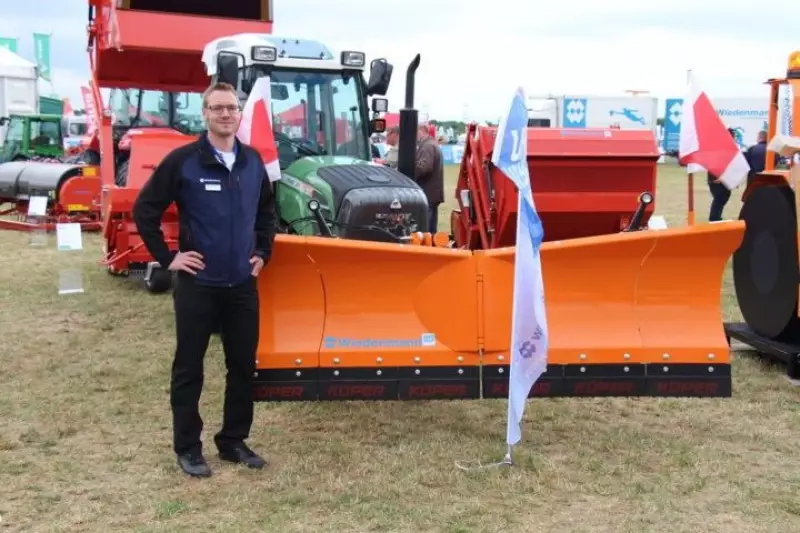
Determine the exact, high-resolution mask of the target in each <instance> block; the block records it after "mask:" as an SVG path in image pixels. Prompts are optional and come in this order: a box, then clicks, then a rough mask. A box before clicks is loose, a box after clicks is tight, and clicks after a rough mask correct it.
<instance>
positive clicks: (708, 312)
mask: <svg viewBox="0 0 800 533" xmlns="http://www.w3.org/2000/svg"><path fill="white" fill-rule="evenodd" d="M226 40H228V39H227V38H226ZM230 40H232V41H233V40H235V39H233V38H231V39H230ZM259 46H261V45H259ZM247 52H249V51H247V50H245V51H242V50H239V51H238V52H237V54H238V55H240V56H244V57H247V56H252V55H253V54H252V53H247ZM219 54H220V55H219V57H218V59H217V60H216V61H215V62H214V63H215V64H216V67H215V68H216V70H215V72H216V74H214V75H215V77H216V78H217V79H224V80H225V81H229V82H231V83H234V84H237V83H238V82H239V80H241V79H242V77H243V76H245V75H246V73H247V70H246V68H247V67H246V68H245V70H244V71H239V70H238V69H237V65H238V64H241V63H240V62H239V61H238V60H237V61H233V60H230V61H228V60H227V59H225V57H229V56H231V54H230V53H226V52H224V51H221V52H219ZM223 54H226V55H225V57H224V56H223ZM418 65H419V56H417V58H416V59H415V61H414V62H412V65H411V66H410V67H409V75H410V76H409V80H407V86H408V87H411V88H412V89H413V71H414V70H415V69H416V67H417V66H418ZM212 72H214V70H212ZM409 92H410V93H411V92H412V91H409ZM412 106H413V100H412V101H411V102H409V100H408V95H407V101H406V106H405V108H404V109H403V111H401V114H402V116H401V120H400V123H401V136H400V137H401V138H400V150H399V152H400V154H399V155H400V160H399V161H398V167H399V168H400V169H401V170H402V171H403V172H405V173H407V175H411V172H413V145H414V140H413V136H414V132H415V130H416V126H417V118H416V116H417V115H416V111H415V110H414V109H413V108H412ZM487 131H490V132H491V133H488V134H487V135H489V137H491V136H492V135H494V132H493V130H487ZM616 133H617V132H616V131H615V134H616ZM490 141H491V139H490V138H487V146H490V145H491V144H492V142H493V141H491V142H490ZM647 149H649V145H648V147H647ZM486 155H487V157H488V156H489V155H488V154H486ZM409 156H410V157H409ZM650 157H651V156H650V155H645V156H642V157H641V158H639V159H634V160H633V163H632V165H633V166H634V167H636V166H637V165H639V166H641V168H643V169H645V170H643V171H642V172H641V173H640V174H639V173H634V175H637V176H639V178H640V179H643V180H644V181H645V182H646V183H647V184H648V185H652V186H653V189H654V185H655V183H654V181H653V182H651V181H649V180H650V179H654V176H652V174H648V171H649V172H652V171H653V170H654V168H653V167H652V165H653V164H654V160H652V161H651V160H650V159H649V158H650ZM567 162H568V160H567V161H564V162H562V164H564V163H567ZM409 166H410V167H411V169H410V170H409ZM376 174H377V173H376ZM630 193H631V195H632V197H633V202H632V203H631V211H633V212H634V214H633V215H632V216H631V220H630V221H628V223H627V227H628V228H634V229H638V228H639V227H640V226H641V225H642V220H643V219H644V217H645V213H644V212H645V208H646V207H647V205H649V204H650V202H648V201H647V200H648V198H647V197H645V198H640V196H642V195H641V194H639V193H636V194H633V193H632V191H630ZM649 199H650V200H651V199H652V198H649ZM636 206H639V208H638V209H637V208H636ZM308 209H309V210H310V211H312V212H313V213H314V216H315V217H316V219H317V222H318V227H319V228H320V230H319V231H320V234H318V235H305V236H301V235H292V234H279V235H278V236H277V238H276V241H275V244H274V248H273V254H272V259H271V260H270V262H269V263H268V265H267V267H266V268H265V269H264V270H263V271H262V274H261V275H260V277H259V280H258V288H259V293H260V295H261V298H260V302H261V304H260V305H261V318H260V337H259V339H260V340H259V346H258V349H257V361H256V369H257V372H256V381H257V387H256V399H257V400H259V401H287V400H288V401H314V400H367V399H373V400H377V399H385V400H391V399H395V400H396V399H402V400H408V399H434V398H446V399H474V398H492V397H498V398H499V397H505V396H506V395H507V391H508V378H507V376H508V371H509V362H510V359H509V358H510V347H509V341H510V331H511V310H512V305H511V302H512V288H513V265H514V255H515V250H514V248H513V247H510V246H504V247H495V248H492V249H485V250H482V249H477V250H472V249H458V248H454V247H452V246H450V245H449V243H448V242H446V241H447V239H445V242H444V243H443V242H442V240H441V235H437V236H430V235H416V236H415V237H414V239H412V240H411V241H410V242H408V244H407V245H398V244H395V243H380V242H366V241H358V240H346V239H342V238H335V237H332V234H331V232H330V231H329V230H327V231H326V228H327V224H326V220H325V219H324V217H323V214H322V209H321V203H320V201H319V200H317V199H311V200H310V201H309V202H308ZM617 210H618V211H619V213H622V212H623V210H622V209H621V208H618V209H616V210H615V211H617ZM617 216H619V215H617ZM622 216H624V215H622ZM559 224H560V222H555V228H553V229H552V231H556V228H557V227H558V225H559ZM622 225H624V224H623V222H622V221H621V219H619V218H614V219H613V224H612V225H610V226H608V228H607V229H606V231H607V232H608V233H607V234H605V235H594V236H582V237H574V238H568V239H564V240H560V241H551V242H546V243H545V244H544V245H543V247H542V264H543V275H544V283H545V295H546V305H547V315H548V316H547V319H548V327H549V331H550V346H549V366H548V370H547V373H546V374H545V375H544V376H543V377H542V378H541V379H540V380H539V382H538V384H537V386H536V387H535V388H534V390H533V391H532V395H533V396H548V397H555V396H695V397H725V396H730V395H731V394H732V386H731V373H730V349H729V346H728V345H727V343H726V338H725V333H724V331H723V328H722V322H721V319H720V315H721V310H720V280H721V279H722V274H723V271H724V268H725V265H726V263H727V261H728V259H729V257H730V255H731V253H733V251H734V250H735V249H736V248H737V247H738V245H739V242H740V240H741V237H742V235H743V232H744V223H742V222H739V221H735V222H724V223H718V224H713V225H701V226H693V227H687V228H674V229H666V230H658V231H630V232H620V231H619V228H620V226H622ZM551 226H552V224H551ZM545 231H547V230H545ZM684 266H685V268H684ZM676 270H680V271H681V273H682V274H681V276H676V275H675V272H676Z"/></svg>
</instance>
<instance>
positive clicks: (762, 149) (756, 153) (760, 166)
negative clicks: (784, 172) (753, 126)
mask: <svg viewBox="0 0 800 533" xmlns="http://www.w3.org/2000/svg"><path fill="white" fill-rule="evenodd" d="M774 156H775V162H774V163H773V168H776V167H777V166H778V160H779V159H780V157H779V156H778V154H774ZM744 158H745V159H747V164H749V165H750V173H749V174H748V175H747V183H748V185H749V184H750V182H751V181H752V180H753V178H755V176H756V174H758V173H759V172H764V169H765V168H766V166H767V132H766V131H763V130H762V131H759V132H758V137H757V139H756V144H754V145H753V146H751V147H749V148H748V149H747V150H746V151H745V153H744Z"/></svg>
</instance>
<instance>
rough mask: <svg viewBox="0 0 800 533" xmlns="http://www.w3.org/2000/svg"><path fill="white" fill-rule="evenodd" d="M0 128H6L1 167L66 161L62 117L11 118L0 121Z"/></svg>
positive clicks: (18, 116) (0, 158)
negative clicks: (17, 162)
mask: <svg viewBox="0 0 800 533" xmlns="http://www.w3.org/2000/svg"><path fill="white" fill-rule="evenodd" d="M0 126H6V127H7V129H6V136H5V139H4V140H3V144H2V146H0V163H6V162H8V161H50V160H52V161H60V160H61V158H62V157H64V136H63V134H62V131H61V115H10V116H8V117H0Z"/></svg>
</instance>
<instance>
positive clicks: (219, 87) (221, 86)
mask: <svg viewBox="0 0 800 533" xmlns="http://www.w3.org/2000/svg"><path fill="white" fill-rule="evenodd" d="M217 91H222V92H229V93H231V94H232V95H233V96H235V97H236V99H237V100H238V99H239V95H238V94H237V93H236V88H235V87H234V86H233V85H231V84H230V83H226V82H224V81H218V82H216V83H212V84H211V85H209V86H208V89H206V90H205V91H203V107H206V106H208V97H209V96H210V95H211V93H213V92H217Z"/></svg>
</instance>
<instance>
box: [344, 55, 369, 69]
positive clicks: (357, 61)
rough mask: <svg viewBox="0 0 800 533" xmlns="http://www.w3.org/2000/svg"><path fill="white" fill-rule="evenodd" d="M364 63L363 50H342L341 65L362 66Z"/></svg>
mask: <svg viewBox="0 0 800 533" xmlns="http://www.w3.org/2000/svg"><path fill="white" fill-rule="evenodd" d="M365 63H366V56H365V55H364V52H342V65H344V66H346V67H363V66H364V64H365Z"/></svg>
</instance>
